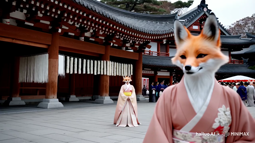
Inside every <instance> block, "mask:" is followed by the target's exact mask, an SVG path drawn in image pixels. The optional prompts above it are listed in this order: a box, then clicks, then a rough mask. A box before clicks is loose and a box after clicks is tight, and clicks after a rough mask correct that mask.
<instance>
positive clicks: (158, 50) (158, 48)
mask: <svg viewBox="0 0 255 143" xmlns="http://www.w3.org/2000/svg"><path fill="white" fill-rule="evenodd" d="M157 56H160V42H157Z"/></svg>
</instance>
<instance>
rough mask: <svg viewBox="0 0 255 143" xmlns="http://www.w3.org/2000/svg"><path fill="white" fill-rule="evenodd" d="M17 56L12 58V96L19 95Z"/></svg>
mask: <svg viewBox="0 0 255 143" xmlns="http://www.w3.org/2000/svg"><path fill="white" fill-rule="evenodd" d="M19 59H20V58H19V57H18V56H15V58H14V68H13V70H14V71H13V79H12V97H19V92H20V83H19Z"/></svg>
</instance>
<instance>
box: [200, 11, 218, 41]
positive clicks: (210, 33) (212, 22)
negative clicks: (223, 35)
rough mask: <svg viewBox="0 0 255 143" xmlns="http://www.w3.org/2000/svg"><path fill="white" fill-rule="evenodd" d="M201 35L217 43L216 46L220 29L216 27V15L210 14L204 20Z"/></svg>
mask: <svg viewBox="0 0 255 143" xmlns="http://www.w3.org/2000/svg"><path fill="white" fill-rule="evenodd" d="M202 35H203V36H204V37H205V38H206V39H208V40H211V41H213V42H215V43H217V46H218V45H219V44H220V42H219V41H220V30H219V27H218V23H217V20H216V17H215V16H213V15H210V16H209V17H208V18H207V19H206V21H205V25H204V28H203V31H202Z"/></svg>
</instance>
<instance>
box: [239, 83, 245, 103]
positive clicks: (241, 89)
mask: <svg viewBox="0 0 255 143" xmlns="http://www.w3.org/2000/svg"><path fill="white" fill-rule="evenodd" d="M237 93H238V94H239V95H240V97H241V99H242V101H243V103H244V105H245V106H246V105H247V91H246V88H245V87H244V86H243V82H240V87H239V88H238V89H237Z"/></svg>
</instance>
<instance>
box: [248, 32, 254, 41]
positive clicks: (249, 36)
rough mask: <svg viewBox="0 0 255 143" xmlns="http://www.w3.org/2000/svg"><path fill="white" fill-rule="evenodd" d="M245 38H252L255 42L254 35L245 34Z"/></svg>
mask: <svg viewBox="0 0 255 143" xmlns="http://www.w3.org/2000/svg"><path fill="white" fill-rule="evenodd" d="M246 36H247V38H254V40H255V35H252V34H251V33H246Z"/></svg>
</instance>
